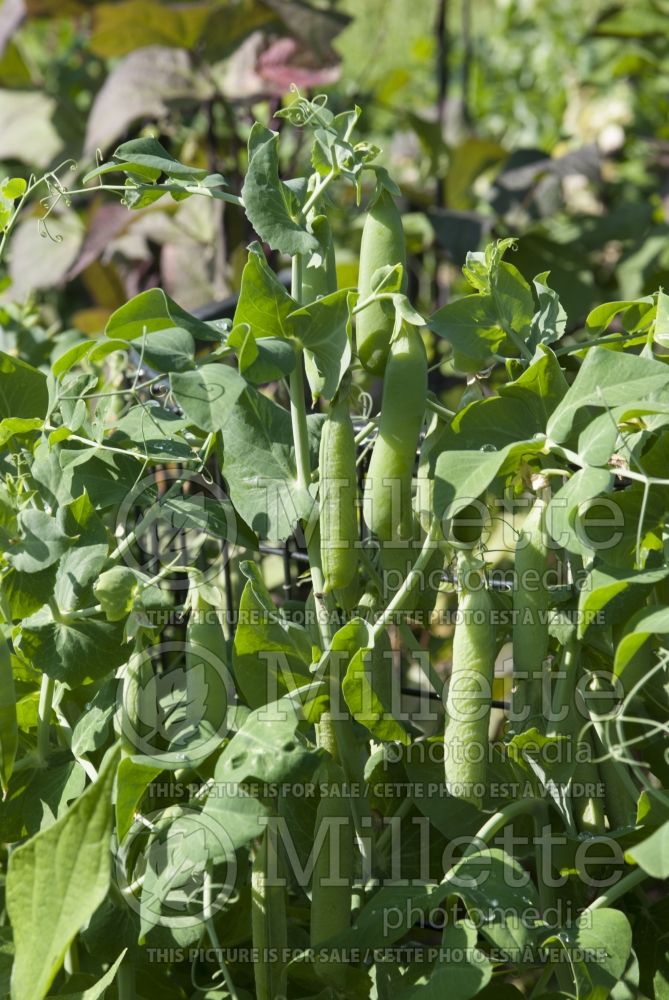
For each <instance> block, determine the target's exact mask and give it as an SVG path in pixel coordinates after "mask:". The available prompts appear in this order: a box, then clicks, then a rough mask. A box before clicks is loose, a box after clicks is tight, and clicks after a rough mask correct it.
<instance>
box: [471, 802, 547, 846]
mask: <svg viewBox="0 0 669 1000" xmlns="http://www.w3.org/2000/svg"><path fill="white" fill-rule="evenodd" d="M544 805H545V803H544V802H542V801H541V799H516V800H515V801H514V802H509V804H508V805H506V806H504V807H503V808H502V809H500V810H499V812H496V813H493V815H492V816H491V817H490V818H489V819H487V820H486V821H485V823H484V824H483V826H482V827H481V828H480V829H479V831H478V832H477V833H476V835H475V836H474V837H473V839H472V843H471V844H470V845H469V847H468V848H467V850H466V851H465V853H464V857H467V855H468V854H474V853H476V851H478V850H479V847H478V841H481V840H482V841H483V843H484V844H488V843H490V841H491V840H492V839H493V837H495V836H496V835H497V834H498V833H499V831H500V830H503V829H504V827H505V826H507V825H508V824H509V823H510V822H511V820H512V819H515V818H516V816H522V815H524V814H525V813H528V812H535V811H538V810H539V809H540V808H543V806H544Z"/></svg>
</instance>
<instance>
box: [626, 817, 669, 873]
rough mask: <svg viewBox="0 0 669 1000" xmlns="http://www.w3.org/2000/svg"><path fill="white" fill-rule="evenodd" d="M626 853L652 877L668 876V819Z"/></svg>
mask: <svg viewBox="0 0 669 1000" xmlns="http://www.w3.org/2000/svg"><path fill="white" fill-rule="evenodd" d="M627 855H628V856H629V857H630V858H631V859H632V860H633V861H635V862H636V863H637V864H638V865H639V867H640V868H643V870H644V871H645V872H648V874H649V875H650V876H652V878H669V820H667V822H666V823H663V824H662V826H661V827H659V829H657V830H655V831H654V832H653V833H651V835H650V837H646V839H645V840H642V841H641V843H640V844H635V845H634V847H632V848H630V849H629V850H628V851H627Z"/></svg>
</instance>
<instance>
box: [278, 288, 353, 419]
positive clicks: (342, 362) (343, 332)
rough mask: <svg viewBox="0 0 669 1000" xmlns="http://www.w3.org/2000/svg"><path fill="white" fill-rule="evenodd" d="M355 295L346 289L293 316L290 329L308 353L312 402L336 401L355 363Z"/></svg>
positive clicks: (290, 318) (308, 372)
mask: <svg viewBox="0 0 669 1000" xmlns="http://www.w3.org/2000/svg"><path fill="white" fill-rule="evenodd" d="M351 299H352V296H351V293H350V292H348V291H346V289H342V290H341V291H338V292H333V293H332V294H331V295H326V296H324V297H323V298H321V299H318V301H316V302H312V303H310V304H309V305H307V306H304V307H303V308H302V309H298V310H296V311H295V312H293V313H291V314H290V317H289V329H290V331H291V333H292V334H293V336H294V337H296V339H297V340H299V341H300V343H301V344H302V346H303V347H304V348H305V350H306V373H307V379H308V381H309V387H310V389H311V396H312V399H313V400H314V401H315V400H317V399H318V398H319V397H320V396H325V398H326V399H332V397H333V396H334V394H335V393H336V391H337V389H338V388H339V383H340V382H341V380H342V378H343V376H344V373H345V372H346V370H347V369H348V366H349V365H350V363H351V356H352V351H351V341H350V333H349V328H350V321H351Z"/></svg>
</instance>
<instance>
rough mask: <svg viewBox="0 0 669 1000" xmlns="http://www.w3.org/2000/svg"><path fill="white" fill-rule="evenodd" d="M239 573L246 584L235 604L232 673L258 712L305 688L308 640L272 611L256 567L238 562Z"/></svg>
mask: <svg viewBox="0 0 669 1000" xmlns="http://www.w3.org/2000/svg"><path fill="white" fill-rule="evenodd" d="M240 568H241V570H242V572H243V573H244V575H245V576H246V578H247V580H246V586H245V587H244V591H243V593H242V596H241V600H240V602H239V624H238V626H237V630H236V632H235V640H234V645H233V668H234V673H235V681H236V684H237V687H238V689H239V691H240V692H241V694H242V696H243V698H244V699H245V701H246V702H247V703H248V704H249V705H250V706H251V708H260V706H262V705H266V704H267V703H268V702H273V701H276V700H277V699H278V698H280V697H281V696H282V695H284V694H286V693H288V692H290V691H294V690H296V689H297V688H299V687H302V686H304V685H305V684H308V683H310V681H311V679H312V678H311V675H310V673H309V666H310V664H311V660H312V649H311V640H310V639H309V636H308V634H307V632H306V631H305V630H304V629H303V628H302V626H301V625H296V624H295V623H293V622H290V621H288V620H287V619H286V618H284V617H283V615H282V614H281V611H280V609H279V608H277V607H276V606H275V604H274V602H273V600H272V598H271V595H270V593H269V591H268V590H267V587H266V586H265V583H264V581H263V579H262V576H261V575H260V570H259V569H258V567H257V566H256V565H255V564H254V563H251V562H244V563H242V564H241V567H240Z"/></svg>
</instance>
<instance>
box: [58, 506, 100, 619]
mask: <svg viewBox="0 0 669 1000" xmlns="http://www.w3.org/2000/svg"><path fill="white" fill-rule="evenodd" d="M61 512H62V513H61V517H62V518H63V524H64V526H65V529H66V530H67V533H68V535H69V536H70V537H71V538H73V539H74V542H73V544H72V545H71V546H70V548H69V549H67V551H66V552H64V553H63V555H62V556H61V558H60V560H59V562H58V568H57V570H56V585H55V587H54V597H55V599H56V604H57V605H58V607H59V608H60V610H61V611H65V612H67V611H72V610H74V608H76V607H82V603H83V606H84V607H85V606H86V604H88V603H90V604H93V603H95V602H94V601H93V600H90V601H89V600H87V599H88V598H89V597H90V598H92V592H91V584H92V583H93V580H95V579H96V577H97V576H98V574H99V573H100V571H101V570H102V567H103V566H104V564H105V562H106V559H107V551H108V539H107V529H106V527H105V525H104V522H103V521H102V519H101V518H100V517H98V515H97V513H96V511H95V508H94V507H93V504H92V503H91V501H90V498H89V496H88V494H87V493H82V495H81V496H80V497H77V498H76V500H72V501H71V503H69V504H66V506H65V507H64V508H61Z"/></svg>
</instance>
